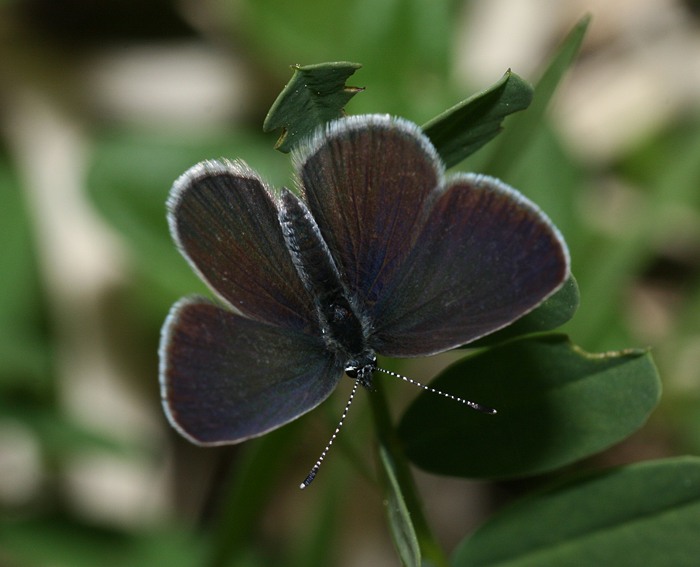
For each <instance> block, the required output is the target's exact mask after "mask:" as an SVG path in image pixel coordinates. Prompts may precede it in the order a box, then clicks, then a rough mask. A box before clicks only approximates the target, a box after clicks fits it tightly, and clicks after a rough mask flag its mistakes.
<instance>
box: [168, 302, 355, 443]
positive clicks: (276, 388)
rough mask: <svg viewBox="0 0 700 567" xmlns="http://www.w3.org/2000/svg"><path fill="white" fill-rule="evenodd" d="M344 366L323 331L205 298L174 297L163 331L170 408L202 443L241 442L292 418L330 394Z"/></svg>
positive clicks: (183, 429)
mask: <svg viewBox="0 0 700 567" xmlns="http://www.w3.org/2000/svg"><path fill="white" fill-rule="evenodd" d="M342 372H343V366H342V364H339V363H338V362H337V361H336V360H335V359H334V357H333V356H332V355H331V354H329V353H328V352H327V350H326V348H325V345H324V344H323V341H322V339H321V338H318V337H313V336H309V335H305V334H302V333H299V332H297V331H292V330H288V329H284V328H282V327H276V326H272V325H268V324H265V323H261V322H258V321H254V320H252V319H248V318H245V317H242V316H240V315H238V314H236V313H233V312H231V311H229V310H226V309H222V308H221V307H219V306H217V305H215V304H213V303H211V302H209V301H207V300H205V299H201V298H184V299H182V300H180V301H179V302H178V303H176V304H175V305H174V306H173V308H172V310H171V311H170V314H169V315H168V318H167V319H166V322H165V325H164V327H163V331H162V335H161V343H160V385H161V397H162V402H163V407H164V409H165V413H166V415H167V416H168V419H169V421H170V423H171V424H172V426H173V427H174V428H175V429H176V430H177V431H179V432H180V433H181V434H182V435H183V436H185V437H186V438H187V439H189V440H190V441H192V442H193V443H196V444H198V445H220V444H225V443H237V442H240V441H244V440H245V439H249V438H251V437H257V436H259V435H262V434H264V433H266V432H268V431H270V430H272V429H275V428H277V427H280V426H282V425H284V424H285V423H288V422H290V421H292V420H293V419H295V418H297V417H299V416H300V415H302V414H304V413H306V412H308V411H309V410H311V409H313V408H315V407H316V406H317V405H318V404H320V403H321V402H322V401H323V400H325V399H326V398H327V397H328V396H329V395H330V393H331V392H332V391H333V389H334V388H335V386H336V384H337V383H338V380H339V379H340V376H341V375H342Z"/></svg>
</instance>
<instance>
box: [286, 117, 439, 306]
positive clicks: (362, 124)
mask: <svg viewBox="0 0 700 567" xmlns="http://www.w3.org/2000/svg"><path fill="white" fill-rule="evenodd" d="M294 161H295V163H296V166H297V171H298V177H299V183H300V186H301V187H300V190H301V193H302V196H303V198H304V199H305V201H306V203H307V205H308V208H309V210H310V211H311V213H312V215H313V217H314V219H315V220H316V223H317V225H318V227H319V229H320V231H321V235H322V236H323V239H324V240H325V242H326V244H327V245H328V248H329V249H330V251H331V254H332V255H333V257H334V259H335V261H336V263H337V267H338V270H339V271H340V273H341V274H342V277H343V280H344V281H345V283H346V285H347V286H348V291H349V292H350V294H351V295H352V296H354V298H355V299H357V300H358V302H359V304H360V305H362V306H365V307H367V308H371V306H372V305H374V303H375V302H376V301H377V300H378V299H379V297H381V296H382V294H383V293H384V292H383V286H384V284H385V283H386V282H388V281H390V280H391V279H392V278H393V276H394V274H395V272H396V270H397V269H398V268H399V267H400V266H401V264H402V263H403V262H404V261H405V258H406V256H407V255H408V253H409V251H410V249H411V247H412V246H413V243H414V242H415V240H416V238H417V236H418V228H419V227H420V226H421V225H422V224H423V222H424V221H425V215H426V212H427V210H428V208H427V204H428V203H429V202H430V200H431V199H432V198H433V190H434V189H435V188H436V187H437V186H438V184H439V182H440V179H441V176H442V170H441V168H442V166H441V165H440V161H439V159H438V156H437V154H436V153H435V150H434V148H433V147H432V145H430V143H429V142H428V140H427V138H425V136H423V135H422V134H420V130H419V129H418V127H417V126H416V125H414V124H411V123H410V122H407V121H405V120H401V119H395V118H390V117H388V116H382V115H369V116H356V117H348V118H343V119H340V120H337V121H335V122H332V123H330V125H329V126H328V127H327V128H326V129H325V130H322V131H321V132H319V133H318V134H317V135H316V137H315V138H313V139H312V141H311V142H310V143H309V144H308V145H305V146H302V147H301V149H300V150H299V151H298V152H297V153H296V154H295V155H294Z"/></svg>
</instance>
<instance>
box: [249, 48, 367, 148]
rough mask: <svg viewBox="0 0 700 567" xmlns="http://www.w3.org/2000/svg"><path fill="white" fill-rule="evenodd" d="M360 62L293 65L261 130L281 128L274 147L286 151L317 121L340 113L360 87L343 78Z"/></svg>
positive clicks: (318, 122) (354, 69)
mask: <svg viewBox="0 0 700 567" xmlns="http://www.w3.org/2000/svg"><path fill="white" fill-rule="evenodd" d="M361 66H362V65H360V64H359V63H350V62H347V61H338V62H335V63H319V64H317V65H305V66H303V67H302V66H301V65H293V66H292V69H294V74H293V75H292V78H291V80H290V81H289V83H287V85H286V86H285V87H284V89H283V90H282V92H281V93H280V95H279V96H278V97H277V100H275V102H274V103H273V104H272V107H271V108H270V111H269V112H268V113H267V116H266V117H265V122H264V123H263V131H265V132H271V131H272V130H277V129H278V128H282V134H281V135H280V137H279V139H278V140H277V144H276V145H275V149H278V150H279V151H281V152H285V153H287V152H289V151H291V150H292V149H293V148H294V147H295V146H296V145H297V144H298V143H299V142H300V141H301V140H303V139H304V138H305V137H306V136H308V135H309V134H311V133H312V132H313V131H314V130H316V128H318V127H319V126H320V125H322V124H325V123H326V122H328V121H330V120H333V119H335V118H339V117H340V116H342V115H343V109H344V108H345V105H346V104H347V103H348V101H349V100H350V99H351V98H352V97H353V96H355V95H356V94H357V93H358V92H360V91H361V90H362V89H361V88H358V87H348V86H346V85H345V81H347V79H348V77H350V75H352V74H353V73H354V72H355V71H357V69H359V68H360V67H361Z"/></svg>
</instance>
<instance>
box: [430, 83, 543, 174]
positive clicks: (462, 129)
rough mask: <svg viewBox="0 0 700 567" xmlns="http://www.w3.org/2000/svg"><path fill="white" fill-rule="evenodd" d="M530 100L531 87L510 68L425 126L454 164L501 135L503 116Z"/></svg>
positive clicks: (447, 162)
mask: <svg viewBox="0 0 700 567" xmlns="http://www.w3.org/2000/svg"><path fill="white" fill-rule="evenodd" d="M531 101H532V87H531V86H530V85H529V84H528V83H526V82H525V81H524V80H523V79H521V78H520V77H518V75H516V74H515V73H513V72H511V71H507V72H506V74H505V75H503V77H502V78H501V80H500V81H498V82H497V83H496V84H495V85H493V86H492V87H490V88H488V89H486V90H485V91H483V92H480V93H477V94H475V95H473V96H471V97H469V98H468V99H466V100H464V101H462V102H460V103H459V104H457V105H455V106H453V107H452V108H450V109H448V110H446V111H445V112H443V113H442V114H440V115H439V116H436V117H435V118H433V119H432V120H430V121H429V122H427V123H426V124H424V125H423V130H424V131H425V134H426V135H427V136H428V138H430V140H431V141H432V142H433V145H434V146H435V148H436V149H437V151H438V153H439V154H440V157H441V158H442V161H443V162H445V165H446V167H452V166H453V165H456V164H457V163H459V162H460V161H462V160H463V159H464V158H466V157H467V156H469V155H470V154H473V153H474V152H475V151H476V150H478V149H479V148H480V147H481V146H483V145H484V144H486V143H487V142H489V141H490V140H491V139H493V138H494V137H495V136H496V135H498V134H499V133H500V132H501V130H502V129H503V128H502V126H501V124H502V122H503V119H504V118H505V117H506V116H508V115H509V114H512V113H513V112H518V111H519V110H524V109H525V108H527V107H528V106H529V105H530V102H531Z"/></svg>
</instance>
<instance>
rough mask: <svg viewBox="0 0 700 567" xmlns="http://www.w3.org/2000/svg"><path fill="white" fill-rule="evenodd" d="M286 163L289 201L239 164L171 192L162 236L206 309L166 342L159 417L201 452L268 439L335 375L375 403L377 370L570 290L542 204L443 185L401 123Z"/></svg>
mask: <svg viewBox="0 0 700 567" xmlns="http://www.w3.org/2000/svg"><path fill="white" fill-rule="evenodd" d="M293 161H294V163H295V166H296V170H297V184H298V189H299V191H298V196H297V195H296V194H294V193H292V192H291V191H288V190H286V189H284V190H282V191H281V192H274V191H272V190H271V189H269V188H268V187H267V186H266V185H265V183H264V182H263V181H262V180H261V178H260V177H259V176H258V174H257V173H256V172H255V171H253V170H252V169H250V168H249V167H248V166H247V165H245V164H244V163H243V162H240V161H234V162H231V161H225V160H221V161H208V162H202V163H200V164H198V165H196V166H194V167H193V168H191V169H190V170H189V171H187V172H186V173H185V174H183V175H182V176H181V177H180V178H179V179H178V180H177V181H176V182H175V184H174V185H173V189H172V191H171V194H170V197H169V200H168V221H169V224H170V230H171V233H172V235H173V238H174V240H175V242H176V244H177V245H178V247H179V249H180V251H181V252H182V254H183V256H184V257H185V258H186V259H187V261H188V262H189V263H190V264H191V266H192V267H193V269H194V270H195V271H196V272H197V273H198V274H199V275H200V277H201V278H202V279H203V280H204V281H205V282H206V283H207V284H208V285H209V287H210V288H211V289H212V291H213V292H214V294H215V296H216V298H217V301H216V302H212V301H210V300H206V299H202V298H198V297H188V298H184V299H182V300H180V301H179V302H177V303H176V304H175V305H174V306H173V308H172V309H171V312H170V314H169V315H168V318H167V319H166V322H165V324H164V326H163V331H162V335H161V344H160V383H161V396H162V401H163V407H164V410H165V413H166V415H167V417H168V419H169V421H170V423H171V424H172V425H173V426H174V427H175V428H176V429H177V430H178V431H179V432H180V433H181V434H182V435H183V436H185V437H186V438H188V439H189V440H191V441H192V442H194V443H197V444H200V445H220V444H226V443H237V442H240V441H243V440H245V439H248V438H251V437H256V436H259V435H262V434H264V433H266V432H267V431H270V430H272V429H275V428H277V427H280V426H282V425H284V424H285V423H288V422H289V421H291V420H293V419H296V418H297V417H299V416H300V415H302V414H304V413H306V412H308V411H309V410H311V409H313V408H314V407H316V406H317V405H318V404H320V403H321V402H322V401H323V400H325V399H326V398H327V397H328V396H329V395H330V393H331V392H332V391H333V390H334V388H335V386H336V385H337V383H338V381H339V380H340V378H341V376H342V375H343V373H344V372H345V373H347V374H348V375H350V376H351V377H353V378H355V379H356V380H357V381H358V383H360V384H362V385H364V386H367V387H370V386H371V379H372V372H373V371H374V369H375V368H376V355H377V354H380V355H385V356H392V357H415V356H427V355H431V354H435V353H438V352H443V351H446V350H449V349H451V348H455V347H457V346H460V345H463V344H466V343H468V342H470V341H473V340H475V339H478V338H480V337H482V336H484V335H486V334H488V333H491V332H493V331H496V330H498V329H500V328H502V327H504V326H506V325H508V324H509V323H512V322H513V321H515V320H516V319H518V318H519V317H521V316H522V315H524V314H526V313H528V312H529V311H531V310H532V309H534V308H535V307H536V306H537V305H539V304H540V303H541V302H542V301H544V300H545V299H546V298H547V297H549V296H550V295H551V294H553V293H554V292H555V291H556V290H557V289H558V288H559V287H560V286H561V285H562V284H563V282H564V281H565V280H566V278H567V277H568V273H569V256H568V251H567V249H566V245H565V243H564V241H563V239H562V237H561V235H560V234H559V232H558V230H557V229H556V228H555V227H554V226H553V225H552V223H551V222H550V221H549V219H548V218H547V217H546V216H545V215H544V213H542V211H540V210H539V209H538V208H537V206H536V205H534V204H533V203H531V202H530V201H528V200H527V199H526V198H525V197H523V196H522V195H521V194H520V193H518V192H517V191H515V190H514V189H512V188H510V187H508V186H506V185H505V184H503V183H501V182H500V181H498V180H496V179H493V178H490V177H486V176H479V175H472V174H456V175H452V176H447V175H445V172H444V166H443V165H442V162H441V161H440V158H439V156H438V155H437V152H436V151H435V148H434V147H433V146H432V144H431V143H430V141H429V140H428V139H427V138H426V137H425V135H424V134H423V133H422V131H421V130H420V129H419V128H418V127H417V126H416V125H414V124H411V123H410V122H407V121H405V120H401V119H394V118H390V117H387V116H379V115H368V116H356V117H349V118H343V119H340V120H338V121H335V122H333V123H331V124H329V125H327V126H326V127H324V128H321V129H320V130H319V132H318V133H317V134H316V135H315V136H314V137H313V138H312V139H311V140H310V141H308V142H307V143H305V144H302V145H301V147H300V149H298V150H297V151H296V152H295V154H294V159H293Z"/></svg>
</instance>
